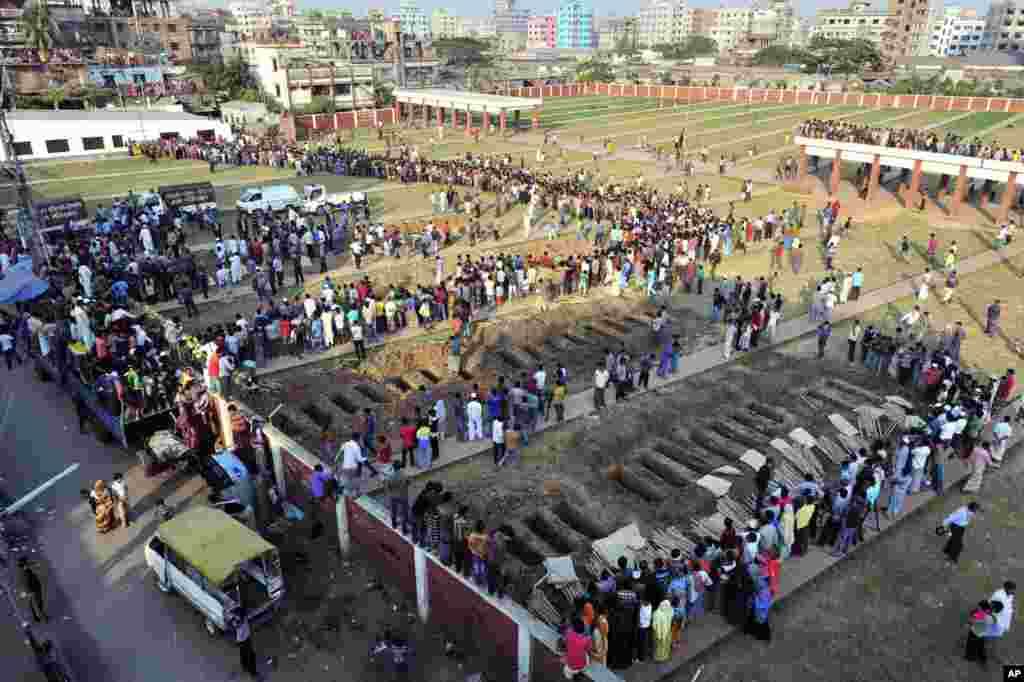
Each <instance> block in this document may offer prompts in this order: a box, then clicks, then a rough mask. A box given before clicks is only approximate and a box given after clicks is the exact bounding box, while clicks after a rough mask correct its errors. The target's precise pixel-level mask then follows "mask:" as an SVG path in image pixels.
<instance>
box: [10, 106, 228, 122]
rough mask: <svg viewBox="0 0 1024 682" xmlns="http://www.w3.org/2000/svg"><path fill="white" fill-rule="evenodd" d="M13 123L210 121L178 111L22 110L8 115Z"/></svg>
mask: <svg viewBox="0 0 1024 682" xmlns="http://www.w3.org/2000/svg"><path fill="white" fill-rule="evenodd" d="M7 118H8V120H11V121H52V120H58V121H81V120H84V119H89V120H90V121H95V120H97V119H100V120H104V121H139V120H143V121H170V120H173V121H181V120H189V119H192V120H196V121H206V120H209V119H207V118H206V117H204V116H194V115H193V114H186V113H181V112H176V111H103V110H99V111H83V110H81V109H67V110H58V111H54V110H52V109H21V110H19V111H11V112H8V113H7Z"/></svg>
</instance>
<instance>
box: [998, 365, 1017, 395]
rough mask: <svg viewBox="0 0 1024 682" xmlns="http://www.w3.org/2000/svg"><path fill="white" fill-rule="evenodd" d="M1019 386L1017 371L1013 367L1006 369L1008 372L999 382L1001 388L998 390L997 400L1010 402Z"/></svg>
mask: <svg viewBox="0 0 1024 682" xmlns="http://www.w3.org/2000/svg"><path fill="white" fill-rule="evenodd" d="M1016 388H1017V371H1016V370H1013V369H1008V370H1006V374H1005V375H1004V376H1003V378H1002V380H1001V381H1000V382H999V389H998V390H997V391H996V400H998V401H1000V402H1003V403H1005V402H1008V401H1009V400H1010V398H1012V397H1013V392H1014V390H1016Z"/></svg>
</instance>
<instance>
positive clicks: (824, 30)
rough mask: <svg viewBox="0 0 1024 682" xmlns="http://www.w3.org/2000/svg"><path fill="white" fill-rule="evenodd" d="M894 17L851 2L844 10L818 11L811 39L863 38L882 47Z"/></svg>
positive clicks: (881, 10) (883, 11) (861, 3)
mask: <svg viewBox="0 0 1024 682" xmlns="http://www.w3.org/2000/svg"><path fill="white" fill-rule="evenodd" d="M895 18H896V15H895V14H893V13H891V12H889V11H887V10H885V9H875V8H873V7H872V6H871V3H870V2H859V1H858V2H851V3H850V6H849V7H847V8H845V9H820V10H818V13H817V15H815V18H814V26H813V27H812V28H811V37H812V38H813V37H814V36H819V35H820V36H822V37H825V38H838V39H841V40H853V39H854V38H863V39H865V40H869V41H871V42H872V43H874V44H875V45H878V46H881V45H882V36H883V34H885V32H886V31H887V30H888V27H889V22H890V20H891V19H892V20H895Z"/></svg>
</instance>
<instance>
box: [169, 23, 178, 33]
mask: <svg viewBox="0 0 1024 682" xmlns="http://www.w3.org/2000/svg"><path fill="white" fill-rule="evenodd" d="M167 32H168V33H177V32H178V25H177V24H167Z"/></svg>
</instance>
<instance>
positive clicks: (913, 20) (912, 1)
mask: <svg viewBox="0 0 1024 682" xmlns="http://www.w3.org/2000/svg"><path fill="white" fill-rule="evenodd" d="M935 1H936V0H895V2H890V3H889V6H888V11H889V13H890V14H892V15H893V20H892V21H891V22H889V23H890V26H889V28H888V30H887V31H886V32H885V38H884V40H883V44H882V48H883V49H882V52H883V54H885V55H887V56H914V55H915V54H918V53H919V52H921V51H922V50H923V49H926V47H927V45H928V38H929V35H930V29H931V17H932V3H933V2H935Z"/></svg>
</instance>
